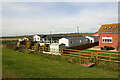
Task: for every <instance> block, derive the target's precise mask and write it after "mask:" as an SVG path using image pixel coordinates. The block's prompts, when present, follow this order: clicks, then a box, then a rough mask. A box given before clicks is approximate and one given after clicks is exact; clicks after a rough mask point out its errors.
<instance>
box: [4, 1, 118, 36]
mask: <svg viewBox="0 0 120 80" xmlns="http://www.w3.org/2000/svg"><path fill="white" fill-rule="evenodd" d="M116 22H118V3H117V2H4V3H3V5H2V26H3V27H2V36H10V35H13V36H16V35H27V34H38V33H39V34H43V33H50V31H51V32H52V33H70V32H76V28H77V26H79V32H96V31H97V30H98V29H99V28H100V26H101V25H102V24H108V23H116Z"/></svg>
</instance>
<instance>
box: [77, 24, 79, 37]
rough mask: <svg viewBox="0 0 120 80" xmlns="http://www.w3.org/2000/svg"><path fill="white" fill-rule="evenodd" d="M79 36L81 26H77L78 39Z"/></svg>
mask: <svg viewBox="0 0 120 80" xmlns="http://www.w3.org/2000/svg"><path fill="white" fill-rule="evenodd" d="M78 36H79V26H77V37H78Z"/></svg>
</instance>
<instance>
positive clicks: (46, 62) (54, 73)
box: [2, 48, 118, 78]
mask: <svg viewBox="0 0 120 80" xmlns="http://www.w3.org/2000/svg"><path fill="white" fill-rule="evenodd" d="M49 57H50V56H49V55H44V54H42V55H40V54H39V55H35V54H33V53H32V54H27V53H22V52H16V51H13V50H10V49H6V48H3V49H2V75H3V77H4V78H117V77H118V71H111V70H104V69H101V68H97V67H91V68H88V67H83V66H80V65H79V64H72V63H68V62H65V61H62V60H57V59H51V58H49ZM60 59H62V57H60ZM63 59H64V58H63Z"/></svg>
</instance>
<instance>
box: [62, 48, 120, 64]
mask: <svg viewBox="0 0 120 80" xmlns="http://www.w3.org/2000/svg"><path fill="white" fill-rule="evenodd" d="M65 55H69V56H76V57H80V58H95V59H96V60H102V61H109V62H117V63H120V58H119V57H118V56H120V54H118V53H106V52H92V51H83V50H75V49H66V48H64V49H62V56H65Z"/></svg>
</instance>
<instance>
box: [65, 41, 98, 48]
mask: <svg viewBox="0 0 120 80" xmlns="http://www.w3.org/2000/svg"><path fill="white" fill-rule="evenodd" d="M98 44H99V43H98V42H95V43H87V44H83V45H80V46H72V47H68V48H67V49H77V50H83V49H87V48H91V47H93V46H97V45H98Z"/></svg>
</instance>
